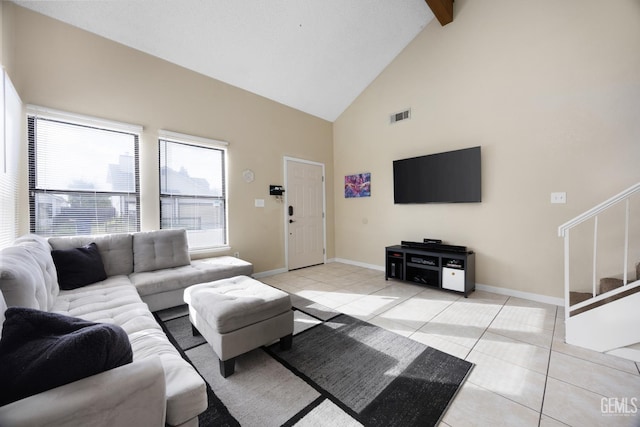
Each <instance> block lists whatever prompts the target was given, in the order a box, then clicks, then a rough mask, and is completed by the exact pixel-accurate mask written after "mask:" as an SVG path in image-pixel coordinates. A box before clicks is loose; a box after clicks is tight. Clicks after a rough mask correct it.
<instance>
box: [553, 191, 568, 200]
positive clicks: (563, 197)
mask: <svg viewBox="0 0 640 427" xmlns="http://www.w3.org/2000/svg"><path fill="white" fill-rule="evenodd" d="M551 203H567V193H565V192H564V191H563V192H557V193H551Z"/></svg>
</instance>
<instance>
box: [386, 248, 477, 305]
mask: <svg viewBox="0 0 640 427" xmlns="http://www.w3.org/2000/svg"><path fill="white" fill-rule="evenodd" d="M385 251H386V252H385V260H386V268H385V276H384V278H385V280H388V279H398V280H404V281H407V282H412V283H418V284H421V285H427V286H431V287H434V288H438V289H445V290H449V291H454V292H460V293H463V294H464V296H465V298H466V297H467V296H468V295H469V293H471V292H473V291H474V290H475V289H476V261H475V254H474V253H473V251H468V250H467V249H466V248H465V247H463V246H451V245H443V244H439V243H417V242H402V245H395V246H387V247H386V248H385Z"/></svg>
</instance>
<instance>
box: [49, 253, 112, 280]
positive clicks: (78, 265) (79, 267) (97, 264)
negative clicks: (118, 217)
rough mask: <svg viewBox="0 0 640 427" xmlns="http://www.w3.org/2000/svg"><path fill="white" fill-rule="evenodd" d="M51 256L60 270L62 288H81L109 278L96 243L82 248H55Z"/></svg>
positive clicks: (59, 277)
mask: <svg viewBox="0 0 640 427" xmlns="http://www.w3.org/2000/svg"><path fill="white" fill-rule="evenodd" d="M51 256H52V257H53V262H54V264H55V265H56V270H57V271H58V284H59V285H60V288H61V289H64V290H69V289H75V288H80V287H82V286H86V285H90V284H92V283H96V282H100V281H102V280H105V279H106V278H107V273H105V271H104V264H102V257H101V256H100V252H98V246H97V245H96V244H95V243H89V244H88V245H85V246H82V247H80V248H72V249H54V250H53V251H51Z"/></svg>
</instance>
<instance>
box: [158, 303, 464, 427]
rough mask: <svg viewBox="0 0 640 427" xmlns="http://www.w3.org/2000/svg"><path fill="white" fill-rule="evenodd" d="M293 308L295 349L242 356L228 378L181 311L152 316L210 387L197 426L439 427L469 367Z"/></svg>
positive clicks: (334, 316) (352, 323) (324, 314)
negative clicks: (324, 426)
mask: <svg viewBox="0 0 640 427" xmlns="http://www.w3.org/2000/svg"><path fill="white" fill-rule="evenodd" d="M292 302H293V304H294V308H295V313H294V315H295V316H294V317H295V325H294V338H293V347H292V348H291V349H290V350H286V351H283V350H281V349H280V346H279V344H278V343H274V344H273V345H271V346H268V347H263V348H259V349H256V350H253V351H251V352H248V353H246V354H244V355H242V356H239V357H238V358H237V360H236V368H235V373H234V374H233V375H231V376H230V377H228V378H223V377H222V376H221V375H220V372H219V366H218V359H217V356H216V355H215V353H214V352H213V350H212V349H211V347H210V346H209V345H208V344H207V343H206V342H205V340H204V339H203V338H202V337H201V336H197V337H193V336H192V334H191V324H190V323H189V317H188V316H187V308H186V306H183V307H177V308H172V309H168V310H162V311H159V312H156V313H155V314H156V318H157V319H158V321H159V323H160V324H161V325H162V326H163V328H164V329H165V332H167V335H168V336H169V338H170V340H171V341H172V343H173V344H174V345H175V346H176V347H177V348H178V349H179V351H180V352H181V354H182V356H183V357H184V358H185V359H186V360H188V361H189V362H190V363H192V364H193V366H194V367H195V368H196V369H197V370H198V372H199V373H200V375H202V377H203V378H204V379H205V381H206V382H207V385H208V387H207V389H208V390H207V392H208V394H209V408H208V409H207V411H205V413H203V414H202V415H201V416H200V425H201V426H238V425H239V426H260V427H267V426H281V425H284V426H293V425H298V426H308V425H312V426H323V425H330V426H359V425H362V426H402V427H405V426H435V425H437V424H438V423H439V421H440V419H441V418H442V416H443V415H444V413H445V411H446V410H447V408H448V406H449V404H450V403H451V401H452V400H453V398H454V397H455V395H456V393H457V392H458V390H459V388H460V387H461V386H462V384H463V383H464V381H465V379H466V378H467V376H468V375H469V373H470V371H471V368H472V367H473V364H471V363H469V362H467V361H464V360H462V359H459V358H457V357H454V356H451V355H449V354H446V353H443V352H441V351H439V350H435V349H433V348H431V347H428V346H425V345H424V344H421V343H418V342H416V341H413V340H411V339H409V338H405V337H403V336H400V335H397V334H395V333H393V332H390V331H387V330H385V329H383V328H380V327H377V326H374V325H371V324H369V323H367V322H363V321H361V320H358V319H355V318H353V317H350V316H347V315H344V314H340V313H338V312H336V311H334V310H332V309H329V308H327V307H323V306H321V305H319V304H316V303H314V302H312V301H309V300H306V299H304V298H300V297H297V296H292Z"/></svg>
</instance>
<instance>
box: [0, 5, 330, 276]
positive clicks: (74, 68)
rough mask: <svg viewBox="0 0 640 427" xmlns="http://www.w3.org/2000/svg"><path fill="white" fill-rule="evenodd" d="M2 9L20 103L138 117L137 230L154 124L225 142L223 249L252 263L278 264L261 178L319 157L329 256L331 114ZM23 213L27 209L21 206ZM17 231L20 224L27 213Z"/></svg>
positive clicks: (152, 169)
mask: <svg viewBox="0 0 640 427" xmlns="http://www.w3.org/2000/svg"><path fill="white" fill-rule="evenodd" d="M3 14H4V15H5V18H7V16H8V17H9V18H10V19H11V20H12V22H13V24H14V25H13V30H12V33H11V37H12V39H13V43H12V46H11V47H12V49H13V50H14V57H13V60H12V61H11V62H12V63H11V64H10V66H9V67H8V68H9V74H10V76H11V78H12V80H13V82H14V84H15V86H16V88H17V90H18V92H19V93H20V96H21V97H22V100H23V102H24V103H25V104H35V105H41V106H45V107H50V108H54V109H59V110H64V111H70V112H74V113H79V114H86V115H91V116H96V117H101V118H106V119H110V120H116V121H122V122H127V123H132V124H137V125H142V126H144V133H143V135H142V140H141V147H140V156H141V160H140V163H141V193H142V197H141V198H142V200H141V204H142V206H141V210H142V216H141V226H142V229H143V230H150V229H157V228H158V227H159V202H158V177H157V168H158V165H157V162H158V160H157V159H158V154H157V150H158V148H157V132H158V130H159V129H165V130H170V131H174V132H181V133H185V134H191V135H196V136H202V137H207V138H212V139H218V140H224V141H228V142H229V143H230V145H229V150H228V159H229V163H228V172H229V217H230V219H229V230H230V231H229V238H230V244H231V246H232V250H231V252H235V251H239V252H240V255H241V257H242V258H245V259H247V260H249V261H251V262H253V263H254V266H255V271H256V272H262V271H270V270H274V269H279V268H283V267H284V266H285V261H284V225H283V223H284V220H283V215H284V210H283V209H284V207H283V205H282V203H279V202H277V201H276V200H275V197H273V196H269V184H284V176H283V175H284V172H283V170H284V164H283V157H284V156H291V157H296V158H301V159H306V160H312V161H315V162H320V163H324V164H325V165H326V173H327V199H328V200H327V241H328V245H327V246H328V247H327V250H328V251H327V256H328V257H332V256H333V217H334V215H333V180H332V177H333V148H332V124H331V123H330V122H327V121H324V120H321V119H318V118H315V117H312V116H310V115H308V114H305V113H302V112H299V111H296V110H293V109H291V108H288V107H285V106H283V105H281V104H278V103H275V102H272V101H269V100H267V99H265V98H262V97H259V96H257V95H254V94H251V93H248V92H246V91H243V90H240V89H238V88H235V87H232V86H229V85H227V84H224V83H221V82H219V81H216V80H213V79H210V78H207V77H204V76H202V75H200V74H197V73H194V72H191V71H188V70H186V69H184V68H181V67H178V66H176V65H173V64H170V63H168V62H165V61H163V60H160V59H157V58H155V57H152V56H149V55H146V54H143V53H141V52H139V51H136V50H133V49H130V48H127V47H125V46H122V45H120V44H117V43H114V42H111V41H108V40H106V39H103V38H101V37H98V36H95V35H93V34H90V33H87V32H85V31H82V30H79V29H77V28H74V27H71V26H69V25H66V24H63V23H60V22H58V21H55V20H52V19H49V18H46V17H44V16H42V15H39V14H36V13H34V12H31V11H29V10H26V9H23V8H21V7H18V6H16V5H13V4H11V3H5V5H4V10H3ZM6 32H7V31H6V30H5V29H3V33H6ZM5 37H6V34H5ZM4 53H5V54H6V52H4ZM256 72H259V70H256ZM25 165H26V159H25ZM247 168H250V169H252V170H253V171H254V173H255V181H254V182H252V183H245V182H244V181H243V180H242V171H243V170H245V169H247ZM24 187H25V192H24V194H23V195H22V198H26V182H25V184H24ZM256 198H261V199H265V207H264V208H256V207H254V199H256ZM24 217H26V218H28V215H27V212H26V211H25V212H24ZM21 231H22V232H26V231H28V224H27V222H26V221H25V223H24V224H23V230H21Z"/></svg>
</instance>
